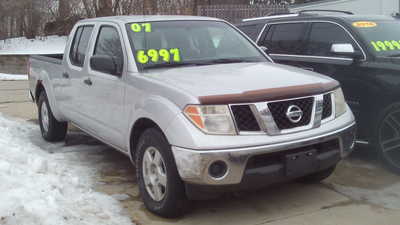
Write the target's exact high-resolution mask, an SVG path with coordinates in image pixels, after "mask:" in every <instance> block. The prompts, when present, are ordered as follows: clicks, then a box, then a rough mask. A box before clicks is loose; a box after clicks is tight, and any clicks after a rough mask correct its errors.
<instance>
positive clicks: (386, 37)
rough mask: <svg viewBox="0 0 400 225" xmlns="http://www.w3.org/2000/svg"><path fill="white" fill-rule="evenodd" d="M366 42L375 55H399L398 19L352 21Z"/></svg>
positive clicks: (399, 25) (399, 26) (399, 24)
mask: <svg viewBox="0 0 400 225" xmlns="http://www.w3.org/2000/svg"><path fill="white" fill-rule="evenodd" d="M352 25H353V27H355V28H356V29H357V30H358V31H359V32H360V34H361V36H362V37H363V38H364V40H365V42H366V44H367V45H368V46H369V48H370V49H371V51H372V52H373V53H374V55H376V56H385V57H400V22H399V21H376V22H375V21H374V22H372V21H362V22H354V23H353V24H352Z"/></svg>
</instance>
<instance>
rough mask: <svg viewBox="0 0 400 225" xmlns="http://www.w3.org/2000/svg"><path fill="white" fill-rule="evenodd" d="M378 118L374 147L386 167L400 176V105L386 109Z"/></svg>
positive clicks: (393, 105) (396, 104)
mask: <svg viewBox="0 0 400 225" xmlns="http://www.w3.org/2000/svg"><path fill="white" fill-rule="evenodd" d="M378 118H379V119H378V121H377V123H376V124H377V126H376V129H374V130H375V135H374V137H373V141H372V147H373V148H374V149H376V150H377V152H378V155H379V158H380V159H381V161H382V162H383V163H384V164H385V166H386V167H388V168H389V169H390V170H391V171H393V172H395V173H397V174H400V103H394V104H392V105H390V106H388V107H386V108H385V110H383V111H382V112H381V113H380V115H379V116H378ZM392 144H393V145H392Z"/></svg>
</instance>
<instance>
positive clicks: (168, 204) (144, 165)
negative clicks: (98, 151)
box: [135, 128, 188, 218]
mask: <svg viewBox="0 0 400 225" xmlns="http://www.w3.org/2000/svg"><path fill="white" fill-rule="evenodd" d="M135 155H136V157H135V158H136V159H135V160H136V176H137V179H138V184H139V190H140V193H141V197H142V199H143V202H144V205H145V206H146V208H147V209H148V210H149V211H151V212H153V213H155V214H156V215H159V216H162V217H167V218H176V217H179V216H182V215H183V214H184V213H185V211H184V210H185V209H186V208H187V207H186V205H187V202H188V200H187V197H186V194H185V188H184V183H183V181H182V180H181V179H180V176H179V174H178V170H177V168H176V164H175V160H174V157H173V154H172V151H171V147H170V144H169V143H168V141H167V139H166V138H165V136H164V135H163V133H162V132H161V131H160V130H159V129H157V128H149V129H147V130H145V131H144V132H143V134H142V135H141V136H140V138H139V142H138V145H137V148H136V154H135Z"/></svg>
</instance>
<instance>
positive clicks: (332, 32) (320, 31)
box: [306, 22, 360, 56]
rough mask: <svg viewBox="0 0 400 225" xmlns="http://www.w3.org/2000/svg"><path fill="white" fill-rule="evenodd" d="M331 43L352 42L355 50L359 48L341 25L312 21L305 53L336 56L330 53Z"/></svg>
mask: <svg viewBox="0 0 400 225" xmlns="http://www.w3.org/2000/svg"><path fill="white" fill-rule="evenodd" d="M332 44H352V45H353V47H354V49H355V50H360V49H359V48H358V46H357V45H356V44H355V43H354V40H353V39H352V38H351V37H350V35H349V34H348V33H347V32H346V31H345V30H344V29H343V28H342V27H340V26H338V25H336V24H333V23H326V22H318V23H313V24H312V26H311V31H310V36H309V41H308V44H307V48H306V55H314V56H337V55H335V54H334V53H331V47H332Z"/></svg>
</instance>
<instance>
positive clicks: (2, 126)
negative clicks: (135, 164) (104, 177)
mask: <svg viewBox="0 0 400 225" xmlns="http://www.w3.org/2000/svg"><path fill="white" fill-rule="evenodd" d="M40 146H45V147H40ZM99 148H100V150H99ZM101 148H104V147H102V146H98V145H96V146H88V145H79V146H69V147H68V146H64V144H63V143H62V144H47V143H45V142H44V141H43V140H42V139H41V137H40V131H39V129H38V126H37V125H34V124H30V123H28V122H25V121H14V120H11V119H8V118H5V117H4V116H3V115H2V114H1V113H0V224H2V225H16V224H21V225H67V224H74V225H75V224H82V225H98V224H107V225H114V224H115V225H124V224H131V221H130V219H129V218H128V217H127V216H124V215H123V213H122V209H121V207H120V205H119V203H118V201H117V200H116V199H115V198H113V197H112V196H108V195H105V194H102V193H99V192H95V191H93V190H92V185H93V183H92V178H93V177H94V176H95V174H96V172H97V171H96V168H95V167H94V166H93V163H86V164H85V162H84V161H85V160H84V159H81V161H79V160H77V158H78V157H79V158H82V156H84V155H83V153H82V152H85V151H86V152H88V153H86V154H96V151H101ZM49 149H56V150H57V151H62V154H60V152H55V153H52V151H49ZM119 197H121V198H122V196H119Z"/></svg>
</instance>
